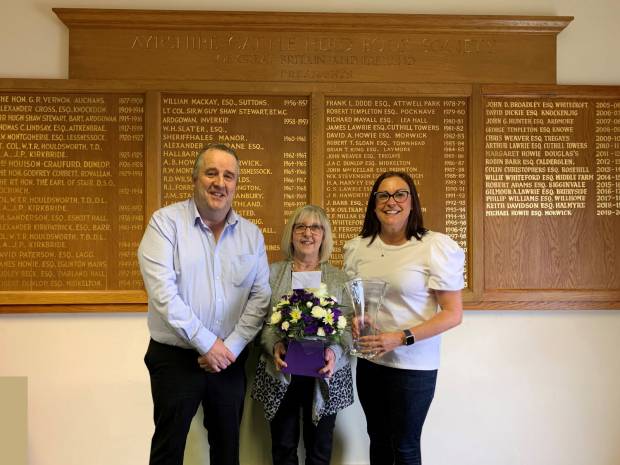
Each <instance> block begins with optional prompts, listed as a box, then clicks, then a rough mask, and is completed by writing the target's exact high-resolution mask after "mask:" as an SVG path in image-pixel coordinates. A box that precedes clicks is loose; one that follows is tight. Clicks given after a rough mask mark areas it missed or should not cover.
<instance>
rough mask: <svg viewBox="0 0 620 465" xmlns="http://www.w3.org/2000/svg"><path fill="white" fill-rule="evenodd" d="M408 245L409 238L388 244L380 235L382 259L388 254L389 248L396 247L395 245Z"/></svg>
mask: <svg viewBox="0 0 620 465" xmlns="http://www.w3.org/2000/svg"><path fill="white" fill-rule="evenodd" d="M406 243H407V238H403V239H401V240H396V241H394V242H388V241H386V240H385V239H383V238H382V237H381V234H379V253H380V254H381V257H382V258H383V257H385V254H386V253H387V250H388V249H387V248H386V247H387V246H395V245H403V244H406Z"/></svg>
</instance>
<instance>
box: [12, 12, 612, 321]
mask: <svg viewBox="0 0 620 465" xmlns="http://www.w3.org/2000/svg"><path fill="white" fill-rule="evenodd" d="M55 11H56V13H57V14H58V15H59V17H61V19H62V20H63V21H64V22H65V23H66V24H67V25H68V26H69V28H70V29H71V34H70V37H71V41H70V52H69V53H70V75H71V76H72V77H79V78H82V79H90V78H99V79H101V78H103V79H110V80H107V81H72V80H68V81H66V80H62V81H45V80H10V79H5V80H0V208H1V211H0V214H1V215H2V221H1V222H0V238H1V240H2V244H3V248H2V249H1V250H0V263H1V264H2V265H3V267H2V270H3V271H2V272H3V281H2V284H1V285H0V304H1V306H0V311H1V312H7V311H100V310H105V311H108V310H112V311H124V310H127V311H132V310H134V311H135V310H136V309H143V308H144V303H145V301H146V296H145V293H144V291H143V290H142V286H141V281H140V275H139V271H138V268H137V261H136V259H135V253H136V248H137V245H138V243H139V240H140V238H141V235H142V231H143V229H144V226H145V225H146V222H147V221H148V218H149V217H150V215H151V214H152V213H153V212H154V211H155V210H156V209H157V208H160V207H161V206H164V205H168V204H170V203H173V202H176V201H179V200H184V199H186V198H188V197H189V196H190V195H191V192H192V182H191V170H192V165H193V163H194V159H195V156H196V154H197V152H198V150H199V149H200V148H201V147H202V146H203V145H205V144H206V143H209V142H216V141H217V142H225V143H228V144H230V145H231V146H233V147H234V148H236V149H237V152H238V154H239V156H240V160H241V173H240V179H239V185H238V189H237V197H236V200H235V204H234V206H235V208H236V209H237V210H238V211H239V212H240V213H241V214H242V215H243V216H245V217H246V218H248V219H249V220H251V221H253V222H254V223H255V224H257V225H258V226H259V227H260V228H261V230H262V231H263V234H264V235H265V240H266V247H267V250H268V254H269V259H270V260H271V261H273V260H277V259H279V258H280V250H279V248H280V244H279V243H280V237H281V233H282V229H283V226H284V221H285V219H286V218H287V217H288V216H289V215H290V213H291V212H292V211H293V210H294V209H295V208H296V207H298V206H300V205H303V204H305V203H314V204H318V205H322V206H323V207H324V208H325V209H326V210H327V213H328V215H329V216H330V218H331V221H332V223H333V226H334V239H335V250H334V255H333V261H334V263H335V264H337V265H338V264H341V261H342V244H343V243H344V241H346V240H348V239H350V238H352V237H354V236H355V235H356V234H357V233H359V230H360V228H361V223H362V218H363V215H364V209H365V205H366V202H367V199H368V195H369V192H370V188H371V185H372V183H373V181H374V179H375V178H376V177H377V176H378V175H379V174H380V173H382V172H384V171H406V172H408V173H409V174H411V175H412V177H413V178H414V180H415V181H416V183H417V186H418V190H419V193H420V198H421V201H422V207H423V211H424V216H425V224H426V226H427V227H429V228H431V229H433V230H436V231H441V232H445V233H446V234H448V235H450V236H451V237H452V238H453V239H454V240H456V241H457V242H458V243H459V244H460V245H461V246H462V247H463V248H464V249H465V250H466V252H467V255H466V259H467V267H466V268H467V270H466V276H465V278H466V282H467V287H466V289H465V292H464V300H465V303H466V308H481V309H495V308H500V309H502V308H515V309H537V308H620V273H618V269H619V268H620V247H619V246H618V242H619V240H618V239H619V236H620V224H619V220H618V217H619V216H620V208H619V207H620V205H619V195H620V194H619V192H620V185H619V184H618V183H619V182H620V179H619V176H620V173H619V169H620V168H619V167H620V161H619V160H620V155H619V150H620V147H618V144H619V143H620V140H618V137H620V136H619V134H618V130H619V128H620V124H619V119H620V116H619V115H618V111H620V109H619V107H618V105H619V96H620V91H619V90H618V88H617V87H588V86H580V87H562V86H554V85H551V84H553V82H554V80H555V36H556V35H557V33H558V32H559V31H561V30H562V29H563V28H564V27H565V26H566V25H567V24H568V23H569V21H570V20H571V19H572V18H554V17H551V18H549V17H491V16H481V17H473V16H472V17H456V16H451V17H437V16H416V15H322V14H316V15H315V14H288V13H282V14H275V15H274V14H273V13H247V14H245V13H234V12H233V13H231V12H219V13H214V12H199V13H198V14H197V13H196V12H191V13H190V12H146V11H126V10H123V11H116V10H62V9H61V10H55ZM233 26H234V27H233ZM284 26H285V27H284ZM119 60H120V61H119ZM119 63H122V64H123V66H121V65H120V64H119ZM119 77H121V78H124V79H131V80H128V81H117V80H114V79H118V78H119ZM142 78H149V79H156V80H152V81H141V80H138V79H142ZM166 79H168V80H166ZM188 79H205V80H203V81H188ZM515 81H519V82H521V83H529V82H538V83H541V84H540V85H538V84H537V85H529V86H527V85H523V84H509V85H508V84H504V85H496V84H494V85H484V86H481V85H480V84H481V83H491V82H494V83H506V82H515ZM428 82H434V84H429V83H428ZM65 304H73V305H71V306H67V305H65Z"/></svg>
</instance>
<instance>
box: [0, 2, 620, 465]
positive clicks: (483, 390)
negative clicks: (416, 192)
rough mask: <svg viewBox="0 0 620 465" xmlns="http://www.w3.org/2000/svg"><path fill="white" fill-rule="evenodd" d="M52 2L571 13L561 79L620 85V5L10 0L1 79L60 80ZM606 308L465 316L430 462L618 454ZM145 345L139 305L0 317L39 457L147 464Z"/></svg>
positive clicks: (60, 35) (593, 459) (0, 26)
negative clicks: (134, 309) (130, 310)
mask: <svg viewBox="0 0 620 465" xmlns="http://www.w3.org/2000/svg"><path fill="white" fill-rule="evenodd" d="M52 7H98V8H129V7H131V8H146V9H170V8H177V9H212V10H215V9H226V10H262V11H266V10H274V11H276V10H280V11H325V12H377V13H381V12H383V13H444V14H527V15H566V16H575V20H574V21H573V23H572V24H571V25H570V26H569V27H568V28H567V29H566V30H565V31H564V32H563V33H562V34H561V35H560V37H559V41H558V81H559V82H560V83H562V84H616V85H620V60H619V59H618V51H617V46H618V44H619V43H620V28H618V26H617V23H618V22H619V21H620V2H618V1H617V0H589V1H587V2H583V1H578V0H503V1H501V0H470V1H469V2H464V1H462V0H459V1H456V0H446V1H442V2H428V1H420V0H417V1H416V0H409V1H408V2H402V1H399V0H383V1H382V2H377V1H376V0H356V1H353V0H340V1H329V0H298V1H297V2H288V1H283V0H271V1H269V0H264V1H262V2H256V1H251V0H228V2H227V3H225V4H224V3H221V2H215V1H213V0H211V1H209V0H178V1H174V2H173V1H170V0H169V1H163V0H160V1H155V0H154V1H139V0H133V1H126V0H123V1H121V0H109V1H103V0H90V1H87V0H66V1H64V2H57V1H55V0H3V1H2V2H1V3H0V77H24V78H25V77H28V78H61V79H62V78H66V76H67V46H68V34H67V31H66V30H65V28H64V26H63V25H62V23H61V22H60V21H59V20H58V19H57V18H56V17H55V15H54V14H53V13H52V12H51V8H52ZM603 310H604V309H601V311H553V312H551V311H546V312H530V311H527V312H526V311H523V312H500V311H493V312H485V311H480V312H467V314H466V318H465V322H464V324H463V325H462V326H461V327H460V328H458V329H456V330H454V331H453V332H451V333H449V334H448V335H446V337H445V339H444V347H443V367H442V369H441V371H440V377H439V384H438V389H437V394H436V398H435V402H434V404H433V406H432V408H431V412H430V415H429V419H428V421H427V424H426V427H425V433H424V436H423V454H424V460H425V464H427V465H449V464H454V463H459V464H461V465H474V464H476V465H498V464H501V465H522V464H525V465H537V464H540V465H543V464H544V465H583V464H596V465H617V464H618V463H620V441H618V438H619V437H620V416H618V412H619V411H620V357H618V354H620V312H613V311H603ZM147 340H148V333H147V330H146V323H145V316H144V315H143V314H130V315H126V314H124V315H123V314H120V315H115V314H104V315H82V314H79V315H0V376H27V377H28V399H29V411H28V421H29V454H30V463H31V464H32V465H60V464H62V465H109V464H114V465H141V464H146V463H147V461H148V459H147V457H148V447H149V441H150V435H151V432H152V424H151V399H150V392H149V384H148V376H147V372H146V369H145V368H144V365H143V363H142V357H143V354H144V350H145V348H146V344H147ZM247 413H248V415H247V416H246V423H245V424H244V431H245V437H246V438H251V439H252V441H246V443H245V445H244V447H243V457H244V463H252V464H253V463H267V459H268V449H267V447H268V446H267V444H266V443H265V441H267V440H268V439H267V435H266V433H265V431H264V423H262V420H261V417H260V415H261V411H260V408H258V407H257V406H256V405H252V404H250V405H248V412H247ZM1 414H2V413H1V412H0V415H1ZM363 428H364V424H363V416H362V415H361V413H360V410H359V407H358V406H357V405H356V406H354V407H351V408H349V409H348V410H346V411H345V412H343V414H341V415H340V417H339V422H338V428H337V437H338V441H337V447H336V451H335V455H334V463H337V464H339V463H343V464H344V463H346V464H353V463H364V462H365V461H366V459H367V453H366V442H365V437H364V435H363ZM201 438H202V434H201V432H200V429H199V428H196V429H194V430H193V431H192V433H191V440H190V447H189V450H188V455H189V456H190V459H189V460H188V462H191V463H200V458H201V457H203V456H204V450H203V449H202V447H203V444H202V442H201V441H202V439H201ZM0 455H1V451H0ZM1 461H2V459H1V457H0V462H1Z"/></svg>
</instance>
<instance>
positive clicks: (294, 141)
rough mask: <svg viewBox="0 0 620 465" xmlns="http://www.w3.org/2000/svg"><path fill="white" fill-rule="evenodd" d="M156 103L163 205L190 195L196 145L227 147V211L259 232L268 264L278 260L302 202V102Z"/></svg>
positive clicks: (282, 98) (275, 98)
mask: <svg viewBox="0 0 620 465" xmlns="http://www.w3.org/2000/svg"><path fill="white" fill-rule="evenodd" d="M161 98H162V101H161V146H162V150H161V154H162V157H161V158H162V160H161V172H162V187H161V191H162V204H163V205H168V204H170V203H173V202H178V201H180V200H184V199H187V198H188V197H190V196H191V195H192V193H193V185H192V183H191V170H192V167H193V164H194V160H195V159H196V154H197V152H198V150H200V148H201V147H203V146H204V145H206V144H208V143H211V142H223V143H226V144H228V145H230V146H231V147H233V148H234V149H235V150H236V151H237V154H238V155H239V158H240V165H241V174H240V178H239V185H238V187H237V192H236V194H235V201H234V204H233V207H234V208H235V210H236V211H237V212H238V213H239V214H241V215H242V216H244V217H245V218H247V219H248V220H250V221H252V222H253V223H255V224H256V225H257V226H259V227H260V228H261V230H262V232H263V235H264V236H265V247H266V249H267V254H268V256H269V259H270V261H275V260H279V259H280V257H281V254H280V241H281V238H282V231H283V229H284V224H285V222H286V220H287V219H288V217H289V216H290V215H291V213H292V212H293V211H294V210H295V209H296V208H297V207H299V206H303V205H305V204H307V203H308V199H309V197H308V180H309V179H310V176H309V172H308V152H309V144H308V139H309V133H308V128H309V120H308V116H309V113H308V108H309V104H310V102H309V99H308V97H306V96H300V95H255V94H249V95H248V94H244V95H234V94H233V95H231V94H225V95H221V94H168V93H164V94H162V97H161ZM274 207H275V208H274Z"/></svg>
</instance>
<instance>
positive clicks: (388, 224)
mask: <svg viewBox="0 0 620 465" xmlns="http://www.w3.org/2000/svg"><path fill="white" fill-rule="evenodd" d="M398 191H407V192H409V186H408V185H407V183H406V182H405V180H404V179H402V178H400V177H398V176H392V177H389V178H385V179H384V180H383V181H381V184H379V187H378V188H377V192H387V193H388V194H394V193H395V192H398ZM410 213H411V193H409V195H408V196H407V199H406V200H405V201H404V202H397V201H396V200H394V197H390V198H389V199H388V200H386V201H385V202H381V201H376V200H375V214H376V215H377V219H378V220H379V222H380V223H381V231H385V232H405V230H406V227H407V221H408V220H409V214H410Z"/></svg>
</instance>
